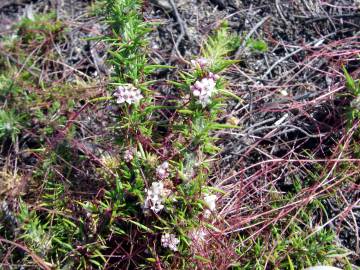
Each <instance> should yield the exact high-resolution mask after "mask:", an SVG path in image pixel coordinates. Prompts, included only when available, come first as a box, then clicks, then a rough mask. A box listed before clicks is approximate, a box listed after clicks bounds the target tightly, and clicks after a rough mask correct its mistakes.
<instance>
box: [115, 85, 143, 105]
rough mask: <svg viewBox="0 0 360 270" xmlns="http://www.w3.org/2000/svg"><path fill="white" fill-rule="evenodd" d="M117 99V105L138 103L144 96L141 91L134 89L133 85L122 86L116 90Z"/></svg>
mask: <svg viewBox="0 0 360 270" xmlns="http://www.w3.org/2000/svg"><path fill="white" fill-rule="evenodd" d="M114 96H115V97H117V98H116V103H118V104H121V103H128V104H133V103H138V102H139V101H140V100H141V99H142V98H143V97H144V96H143V95H142V94H141V91H140V90H139V89H137V88H136V87H134V86H133V85H120V86H118V87H117V88H116V91H115V93H114Z"/></svg>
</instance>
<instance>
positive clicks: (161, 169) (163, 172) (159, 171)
mask: <svg viewBox="0 0 360 270" xmlns="http://www.w3.org/2000/svg"><path fill="white" fill-rule="evenodd" d="M156 176H157V177H158V178H160V179H165V178H167V177H168V176H169V163H168V162H167V161H165V162H163V163H162V164H161V165H160V166H158V167H157V168H156Z"/></svg>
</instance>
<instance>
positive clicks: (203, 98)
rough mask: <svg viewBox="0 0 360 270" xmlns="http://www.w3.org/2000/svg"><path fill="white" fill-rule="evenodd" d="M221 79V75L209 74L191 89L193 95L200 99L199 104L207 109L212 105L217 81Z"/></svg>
mask: <svg viewBox="0 0 360 270" xmlns="http://www.w3.org/2000/svg"><path fill="white" fill-rule="evenodd" d="M218 79H219V75H217V74H213V73H211V72H210V73H209V75H208V76H207V77H205V78H202V79H201V80H200V81H199V80H198V81H196V82H195V83H194V84H193V85H192V86H191V87H190V89H191V91H192V94H193V95H194V96H195V97H197V98H198V99H199V103H200V104H201V105H202V106H203V107H206V105H208V104H209V103H211V96H212V95H213V94H214V93H215V91H216V81H217V80H218Z"/></svg>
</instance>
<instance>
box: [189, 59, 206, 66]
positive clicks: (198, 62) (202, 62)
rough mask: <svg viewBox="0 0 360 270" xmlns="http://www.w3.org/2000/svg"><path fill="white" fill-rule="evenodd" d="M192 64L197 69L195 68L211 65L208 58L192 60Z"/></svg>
mask: <svg viewBox="0 0 360 270" xmlns="http://www.w3.org/2000/svg"><path fill="white" fill-rule="evenodd" d="M191 64H192V65H193V66H194V67H195V68H198V67H199V68H204V67H206V66H207V65H208V64H209V60H208V59H206V58H198V59H195V60H191Z"/></svg>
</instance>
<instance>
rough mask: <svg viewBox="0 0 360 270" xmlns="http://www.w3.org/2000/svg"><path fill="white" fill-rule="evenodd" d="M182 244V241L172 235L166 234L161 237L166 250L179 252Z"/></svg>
mask: <svg viewBox="0 0 360 270" xmlns="http://www.w3.org/2000/svg"><path fill="white" fill-rule="evenodd" d="M179 243H180V240H179V239H178V238H176V236H175V235H174V234H172V233H165V234H163V235H162V236H161V245H162V246H163V247H165V248H169V249H171V250H172V251H177V250H178V248H177V245H178V244H179Z"/></svg>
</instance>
